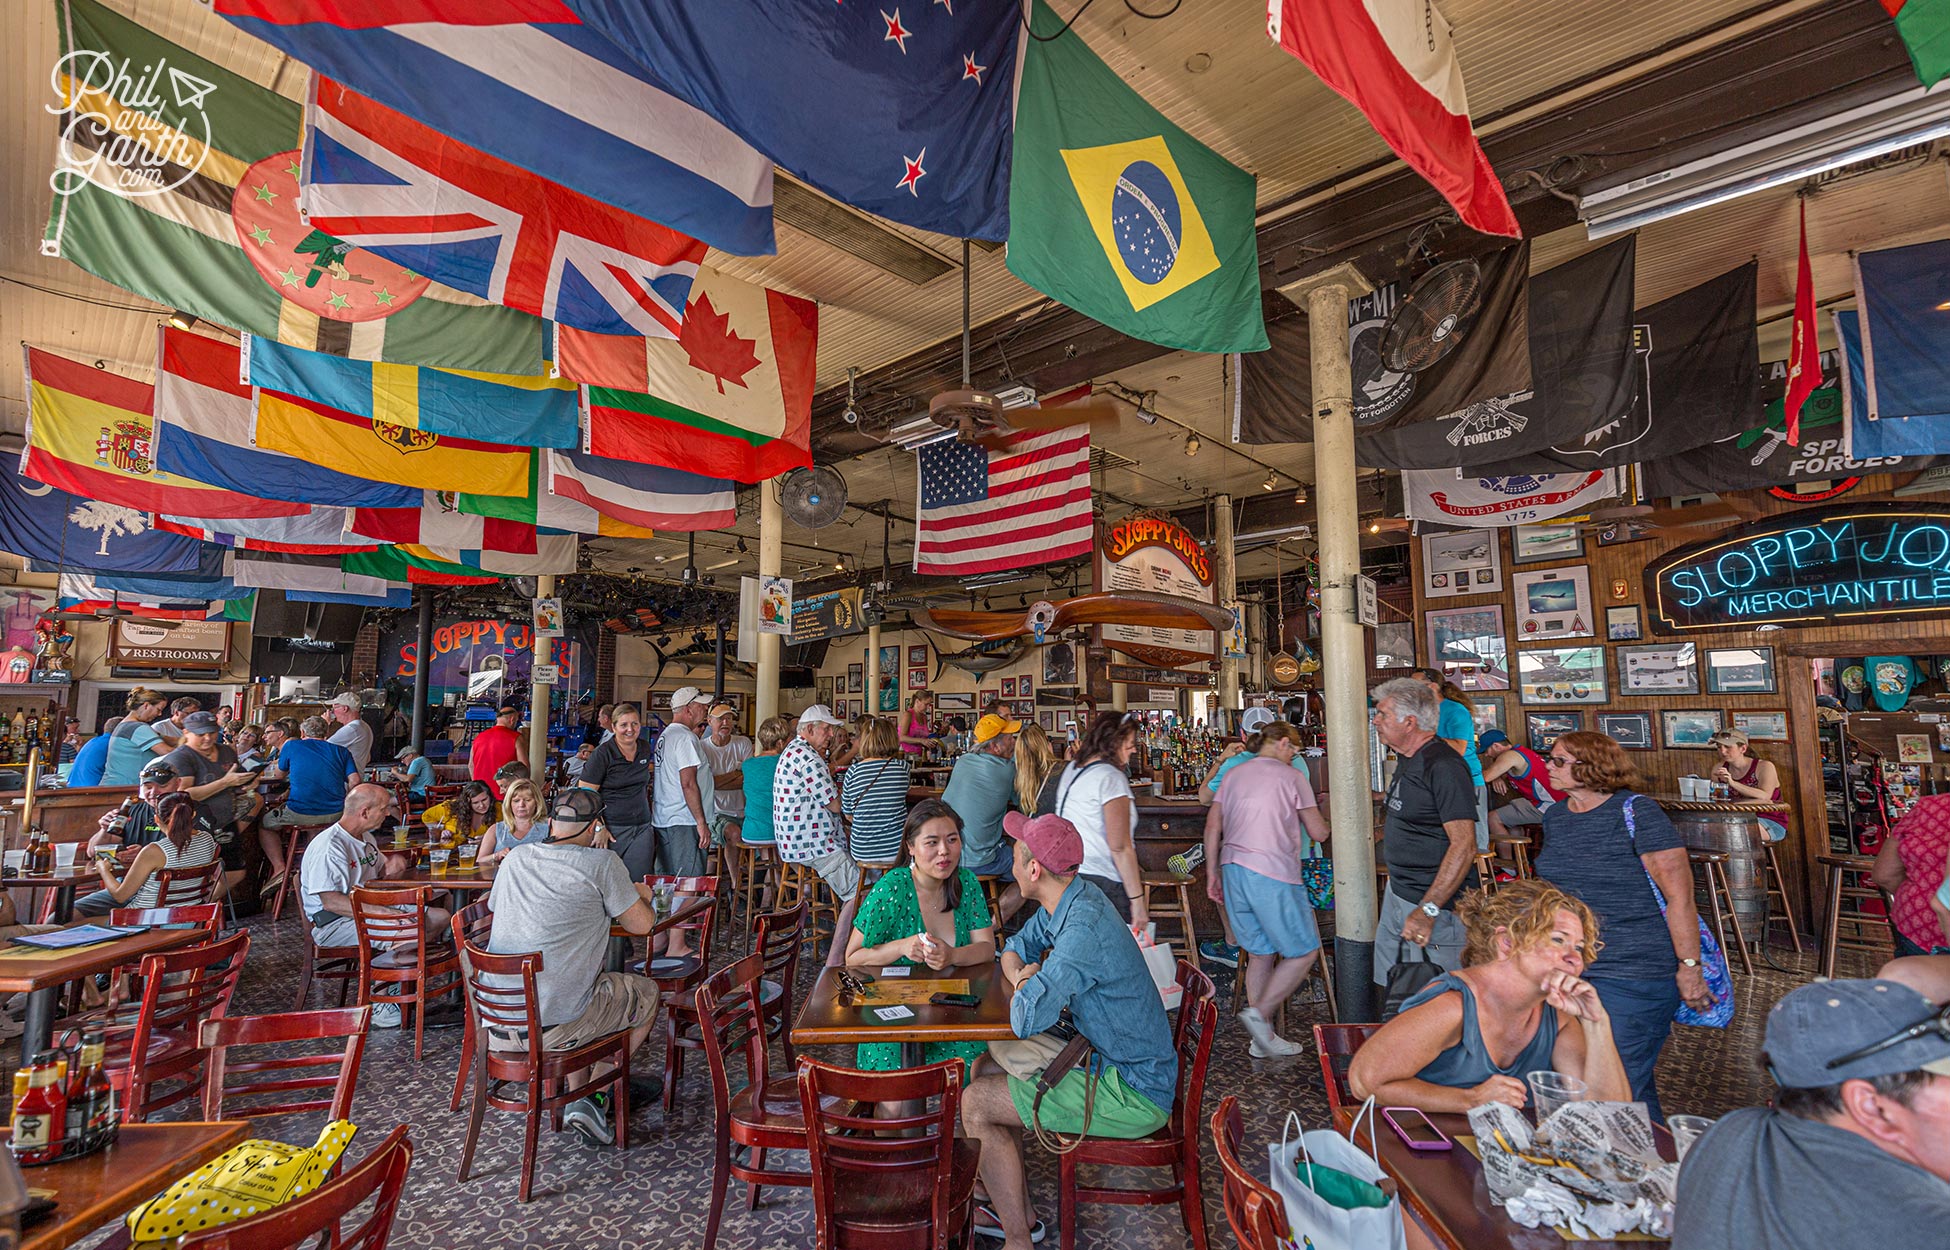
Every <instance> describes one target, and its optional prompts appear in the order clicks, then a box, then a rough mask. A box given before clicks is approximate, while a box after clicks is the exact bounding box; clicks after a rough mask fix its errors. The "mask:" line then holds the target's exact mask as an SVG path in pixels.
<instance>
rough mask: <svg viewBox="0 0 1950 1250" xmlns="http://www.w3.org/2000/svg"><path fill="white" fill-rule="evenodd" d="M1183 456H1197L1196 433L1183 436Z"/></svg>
mask: <svg viewBox="0 0 1950 1250" xmlns="http://www.w3.org/2000/svg"><path fill="white" fill-rule="evenodd" d="M1185 454H1186V455H1188V456H1196V455H1198V435H1197V434H1196V433H1189V434H1186V435H1185Z"/></svg>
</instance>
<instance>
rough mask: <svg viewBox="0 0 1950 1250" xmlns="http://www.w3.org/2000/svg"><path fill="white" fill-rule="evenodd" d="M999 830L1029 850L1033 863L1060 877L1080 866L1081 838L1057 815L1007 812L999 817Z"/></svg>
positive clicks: (1071, 826)
mask: <svg viewBox="0 0 1950 1250" xmlns="http://www.w3.org/2000/svg"><path fill="white" fill-rule="evenodd" d="M1002 831H1003V832H1004V833H1006V834H1008V835H1009V836H1010V837H1012V838H1014V839H1015V840H1016V841H1018V842H1020V843H1022V844H1023V845H1024V846H1026V847H1028V848H1029V853H1030V854H1031V855H1034V856H1035V857H1036V862H1037V863H1039V864H1041V865H1042V866H1043V867H1045V868H1047V869H1049V870H1050V871H1051V872H1054V873H1060V874H1062V875H1064V876H1068V875H1069V874H1071V873H1073V872H1075V871H1076V870H1077V868H1078V866H1080V865H1081V864H1082V863H1083V835H1082V834H1080V833H1078V832H1077V827H1076V826H1075V825H1073V824H1071V823H1070V822H1069V821H1067V820H1065V819H1063V817H1061V816H1025V815H1023V814H1022V813H1021V812H1008V813H1006V814H1004V815H1003V817H1002Z"/></svg>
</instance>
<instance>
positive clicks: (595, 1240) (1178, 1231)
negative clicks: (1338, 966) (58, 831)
mask: <svg viewBox="0 0 1950 1250" xmlns="http://www.w3.org/2000/svg"><path fill="white" fill-rule="evenodd" d="M248 924H249V927H250V930H251V937H252V947H251V952H250V957H249V962H248V966H247V967H246V969H245V974H244V979H243V983H242V985H241V986H240V988H239V991H238V996H237V1003H236V1008H235V1009H236V1010H239V1011H246V1012H268V1011H280V1010H287V1009H289V1007H290V1005H291V994H292V990H293V988H294V986H295V975H296V969H297V965H298V959H299V947H298V945H297V942H298V932H299V931H298V928H297V925H296V924H295V922H294V921H293V920H292V919H291V918H289V917H287V918H286V920H285V921H284V923H282V924H281V925H275V926H274V925H272V924H270V923H269V921H268V920H266V919H264V918H257V919H253V920H251V921H249V922H248ZM1844 958H1845V960H1846V959H1847V958H1849V957H1848V956H1846V955H1845V956H1844ZM1855 958H1858V959H1859V960H1860V965H1859V966H1849V965H1846V964H1845V966H1844V969H1843V971H1845V972H1847V973H1849V974H1850V975H1856V976H1862V975H1867V974H1868V972H1869V969H1870V961H1869V960H1868V959H1867V958H1866V957H1855ZM1783 962H1792V960H1791V957H1790V958H1789V959H1786V960H1783ZM1800 962H1801V963H1802V965H1803V966H1805V967H1806V968H1808V969H1810V970H1811V969H1812V967H1813V964H1812V959H1811V958H1804V959H1803V960H1802V961H1800ZM1213 971H1224V970H1222V969H1213ZM1807 975H1808V974H1807V973H1801V974H1798V975H1790V974H1784V973H1780V972H1775V971H1771V970H1763V971H1762V972H1761V973H1760V974H1759V975H1758V976H1755V977H1751V978H1749V977H1745V976H1736V978H1735V980H1736V985H1737V987H1738V992H1739V994H1740V1004H1739V1006H1740V1010H1739V1012H1738V1015H1737V1018H1736V1022H1735V1024H1734V1026H1733V1027H1732V1028H1731V1029H1729V1030H1727V1031H1726V1032H1725V1033H1715V1032H1712V1031H1710V1030H1700V1029H1682V1030H1679V1033H1678V1035H1677V1036H1676V1037H1675V1038H1674V1040H1673V1042H1672V1043H1671V1044H1670V1045H1668V1047H1667V1048H1666V1052H1665V1055H1664V1058H1663V1061H1662V1063H1661V1065H1660V1085H1661V1091H1662V1093H1663V1096H1664V1098H1665V1102H1666V1105H1667V1107H1668V1109H1669V1110H1672V1111H1681V1110H1684V1111H1692V1112H1698V1113H1702V1114H1708V1115H1715V1114H1719V1113H1720V1112H1723V1111H1726V1110H1729V1109H1731V1108H1734V1107H1738V1106H1745V1105H1750V1104H1753V1103H1756V1102H1759V1101H1761V1100H1763V1099H1764V1098H1765V1097H1766V1092H1767V1091H1766V1083H1765V1081H1764V1080H1763V1079H1762V1078H1761V1077H1760V1076H1759V1075H1758V1073H1757V1072H1756V1071H1755V1065H1754V1055H1755V1054H1756V1052H1757V1050H1758V1046H1759V1038H1760V1024H1761V1021H1762V1020H1763V1019H1764V1017H1765V1014H1766V1011H1767V1009H1768V1008H1769V1007H1771V1006H1772V1004H1773V1003H1774V1001H1775V1000H1776V999H1778V998H1779V997H1780V995H1782V994H1783V993H1785V992H1786V991H1787V990H1788V989H1790V988H1792V987H1793V986H1794V985H1796V984H1799V983H1800V982H1801V981H1802V980H1804V979H1805V978H1806V976H1807ZM1304 992H1305V991H1304V990H1303V994H1304ZM1223 993H1224V990H1223V989H1222V994H1223ZM312 1005H313V1006H322V1005H324V1003H323V1001H322V999H321V998H320V997H319V995H318V994H317V992H314V1001H313V1003H312ZM1220 1007H1221V1028H1220V1034H1219V1038H1218V1040H1217V1043H1216V1044H1215V1047H1214V1050H1213V1055H1212V1066H1211V1070H1210V1073H1209V1076H1208V1082H1207V1087H1206V1088H1207V1095H1206V1097H1207V1106H1206V1115H1208V1116H1209V1115H1210V1113H1211V1109H1212V1108H1213V1107H1214V1106H1216V1105H1217V1101H1218V1099H1219V1098H1220V1097H1222V1096H1223V1095H1224V1094H1225V1093H1228V1092H1231V1093H1237V1094H1238V1095H1239V1096H1240V1100H1241V1102H1242V1104H1243V1105H1244V1107H1245V1108H1246V1116H1247V1125H1246V1132H1247V1140H1248V1143H1249V1145H1252V1146H1253V1147H1254V1148H1255V1149H1256V1150H1257V1149H1260V1148H1261V1143H1264V1142H1266V1141H1268V1140H1270V1139H1277V1137H1278V1136H1279V1133H1280V1127H1281V1124H1282V1122H1283V1121H1284V1119H1285V1116H1286V1113H1287V1111H1288V1110H1295V1111H1298V1112H1299V1114H1300V1117H1301V1119H1302V1120H1303V1121H1304V1122H1305V1123H1306V1124H1307V1125H1309V1126H1311V1127H1319V1126H1321V1125H1324V1124H1325V1123H1326V1120H1327V1108H1326V1099H1325V1096H1324V1094H1323V1093H1322V1091H1321V1086H1320V1077H1319V1068H1318V1066H1317V1062H1316V1060H1315V1058H1314V1056H1313V1055H1312V1053H1311V1051H1310V1053H1308V1054H1306V1055H1303V1056H1300V1057H1297V1058H1294V1059H1287V1060H1257V1059H1252V1058H1250V1057H1248V1055H1247V1053H1246V1039H1245V1036H1244V1034H1243V1032H1242V1030H1240V1028H1239V1027H1238V1026H1237V1024H1236V1023H1235V1022H1233V1021H1232V1020H1231V1019H1230V1018H1229V1009H1230V1002H1229V1000H1228V999H1224V998H1222V1001H1221V1004H1220ZM1289 1017H1290V1018H1289V1023H1288V1032H1289V1034H1290V1035H1292V1036H1294V1037H1306V1036H1308V1035H1309V1026H1310V1025H1311V1024H1312V1023H1313V1022H1314V1021H1315V1020H1325V1019H1326V1015H1325V1011H1324V1008H1322V1007H1317V1006H1307V1005H1304V1004H1301V1003H1299V1002H1297V1001H1296V1003H1295V1006H1294V1007H1293V1009H1291V1010H1290V1012H1289ZM459 1040H460V1034H459V1031H458V1030H445V1031H436V1032H430V1033H429V1034H428V1039H427V1053H426V1058H425V1059H424V1060H423V1061H421V1062H419V1063H415V1062H414V1060H413V1039H412V1036H411V1034H410V1032H382V1033H377V1034H375V1035H374V1036H373V1038H372V1040H371V1043H370V1045H369V1046H368V1048H367V1050H366V1060H365V1067H364V1071H363V1073H362V1075H361V1079H360V1083H359V1093H358V1099H357V1104H356V1115H355V1119H356V1120H357V1121H358V1122H359V1123H360V1124H361V1125H362V1126H363V1129H364V1132H363V1134H362V1136H364V1137H365V1138H366V1141H367V1144H371V1143H375V1142H377V1141H378V1140H379V1139H380V1137H382V1136H383V1135H384V1134H385V1133H386V1132H387V1131H388V1130H390V1128H391V1127H392V1126H393V1125H394V1124H396V1123H399V1122H402V1121H403V1122H406V1123H410V1124H411V1125H412V1126H413V1130H412V1135H413V1143H414V1150H415V1156H414V1160H413V1170H412V1175H411V1179H410V1181H409V1187H408V1192H407V1196H406V1199H405V1201H404V1203H403V1204H402V1209H401V1214H400V1219H399V1225H398V1227H397V1228H396V1230H395V1233H394V1242H393V1244H394V1245H397V1246H401V1247H407V1248H410V1250H420V1248H426V1247H441V1248H445V1247H462V1246H477V1247H494V1248H495V1250H504V1248H514V1247H533V1248H535V1250H543V1248H552V1247H564V1248H566V1247H576V1248H578V1250H605V1248H607V1247H618V1248H621V1247H637V1246H659V1247H662V1246H670V1247H678V1246H696V1245H698V1244H699V1242H700V1241H701V1239H702V1236H703V1225H704V1216H705V1213H706V1210H707V1206H708V1201H709V1192H710V1149H711V1146H710V1143H711V1140H712V1128H711V1126H712V1111H711V1106H710V1102H709V1096H708V1093H707V1092H706V1090H705V1088H704V1086H705V1083H704V1080H703V1079H702V1076H701V1073H700V1075H698V1076H696V1077H691V1076H687V1077H686V1080H685V1084H684V1088H683V1089H682V1090H680V1097H679V1099H678V1102H677V1107H676V1110H675V1112H674V1113H673V1114H672V1115H671V1116H670V1117H669V1118H668V1119H666V1118H665V1116H664V1114H663V1112H662V1110H661V1109H660V1108H656V1107H649V1108H637V1109H636V1110H635V1112H634V1114H633V1116H632V1118H631V1135H632V1146H631V1149H630V1150H629V1151H627V1152H624V1153H619V1152H617V1151H614V1150H611V1149H598V1148H596V1147H592V1146H590V1145H587V1144H586V1143H584V1142H583V1141H582V1140H581V1139H580V1138H578V1137H576V1136H575V1135H573V1134H563V1135H561V1136H551V1135H550V1134H548V1133H547V1132H546V1131H545V1132H544V1133H543V1141H542V1146H541V1151H540V1157H539V1160H538V1163H537V1167H536V1175H535V1195H534V1199H533V1201H531V1202H529V1203H527V1204H522V1203H519V1202H517V1201H516V1200H515V1185H516V1180H517V1175H518V1162H519V1149H520V1133H519V1123H520V1121H519V1119H518V1118H516V1117H514V1116H506V1115H498V1114H497V1113H494V1112H492V1111H490V1112H489V1116H488V1120H487V1124H486V1126H485V1128H484V1130H483V1133H482V1145H481V1147H480V1149H479V1150H478V1152H477V1154H476V1157H475V1171H474V1175H473V1178H472V1179H470V1180H468V1181H467V1182H465V1183H461V1182H459V1181H456V1180H455V1174H456V1170H457V1168H458V1165H459V1159H460V1149H461V1143H462V1140H463V1137H464V1135H465V1131H466V1117H465V1115H464V1114H454V1113H452V1112H449V1111H448V1110H447V1100H448V1097H449V1094H450V1092H451V1089H452V1082H453V1078H454V1070H455V1067H456V1065H457V1063H458V1062H459ZM655 1042H656V1039H655V1037H654V1035H653V1039H652V1044H651V1045H650V1046H646V1048H645V1052H644V1057H645V1060H646V1063H645V1065H644V1066H648V1065H649V1063H650V1062H651V1060H650V1055H651V1052H652V1050H653V1048H654V1047H655ZM655 1054H656V1056H657V1058H656V1060H655V1062H661V1049H656V1050H655ZM835 1058H839V1059H843V1058H844V1057H843V1056H835ZM700 1066H701V1065H700ZM317 1127H318V1125H317V1123H315V1122H314V1123H301V1122H298V1121H296V1120H290V1121H269V1122H267V1123H266V1125H265V1130H266V1135H269V1136H277V1137H279V1138H281V1139H283V1140H287V1141H294V1142H296V1141H309V1140H310V1139H311V1138H312V1136H313V1135H314V1134H315V1133H316V1130H317ZM359 1149H360V1147H359V1145H358V1144H357V1143H355V1145H354V1147H353V1151H354V1153H355V1154H356V1153H357V1152H358V1151H359ZM1027 1155H1028V1157H1029V1161H1030V1169H1031V1184H1032V1187H1033V1192H1034V1193H1035V1195H1036V1196H1037V1198H1038V1200H1039V1202H1040V1203H1041V1206H1040V1211H1041V1213H1042V1214H1043V1215H1044V1217H1045V1218H1046V1219H1048V1220H1049V1222H1050V1224H1051V1236H1050V1241H1049V1243H1048V1244H1049V1245H1050V1246H1051V1247H1052V1248H1053V1247H1054V1246H1055V1242H1056V1238H1055V1229H1054V1224H1055V1204H1054V1194H1055V1187H1056V1186H1055V1168H1054V1165H1053V1161H1052V1159H1051V1158H1050V1157H1049V1156H1045V1155H1043V1154H1042V1153H1041V1152H1040V1151H1038V1150H1037V1149H1036V1147H1035V1146H1034V1144H1033V1143H1031V1144H1030V1145H1029V1147H1028V1149H1027ZM1203 1157H1204V1167H1203V1173H1204V1181H1205V1183H1204V1192H1205V1195H1206V1211H1207V1217H1208V1228H1209V1230H1210V1234H1209V1235H1210V1238H1211V1241H1210V1245H1211V1246H1212V1247H1213V1248H1214V1250H1219V1248H1221V1247H1230V1246H1232V1245H1233V1244H1234V1243H1233V1240H1232V1236H1231V1232H1230V1230H1229V1229H1227V1228H1226V1226H1225V1217H1224V1214H1223V1209H1222V1207H1221V1206H1220V1202H1219V1190H1218V1167H1217V1163H1216V1161H1215V1160H1214V1159H1213V1157H1212V1154H1211V1150H1210V1147H1209V1145H1208V1146H1207V1147H1206V1149H1205V1151H1204V1156H1203ZM1262 1157H1263V1156H1262ZM728 1206H729V1210H728V1211H727V1212H726V1216H725V1222H724V1226H723V1230H722V1232H721V1234H720V1236H719V1240H718V1244H719V1246H720V1247H722V1250H773V1248H775V1247H776V1248H787V1247H806V1246H810V1245H811V1244H812V1206H811V1198H810V1192H809V1191H807V1190H803V1189H799V1190H774V1191H770V1192H769V1193H768V1195H767V1197H766V1199H765V1201H764V1203H763V1205H762V1206H761V1207H760V1208H759V1209H758V1210H757V1211H755V1212H747V1211H746V1210H745V1209H744V1204H743V1202H742V1201H741V1200H739V1199H738V1198H737V1196H736V1190H735V1189H734V1191H733V1198H732V1200H731V1201H730V1202H729V1203H728ZM1079 1241H1080V1244H1081V1245H1083V1246H1084V1247H1087V1248H1088V1250H1110V1248H1111V1247H1117V1250H1135V1248H1139V1247H1143V1248H1147V1250H1148V1248H1149V1247H1171V1248H1176V1247H1181V1246H1186V1245H1188V1244H1189V1239H1188V1238H1187V1237H1186V1235H1185V1232H1184V1229H1183V1227H1182V1225H1181V1224H1180V1223H1179V1220H1178V1214H1177V1209H1176V1208H1175V1207H1154V1208H1132V1207H1105V1206H1093V1207H1088V1208H1086V1209H1085V1210H1084V1211H1083V1212H1082V1213H1081V1216H1080V1230H1079ZM987 1244H989V1245H996V1244H999V1243H987Z"/></svg>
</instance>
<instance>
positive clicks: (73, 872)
mask: <svg viewBox="0 0 1950 1250" xmlns="http://www.w3.org/2000/svg"><path fill="white" fill-rule="evenodd" d="M101 884H102V875H101V873H99V872H97V871H96V870H95V865H94V864H93V863H92V862H90V861H89V860H87V859H86V858H81V857H77V858H76V860H75V862H74V863H73V864H72V865H70V866H68V867H66V868H56V869H54V870H53V871H51V872H37V873H21V874H19V875H18V876H12V877H0V889H6V890H53V891H54V923H56V924H66V923H68V921H69V920H71V919H73V918H74V892H75V889H76V887H78V886H82V885H88V886H92V887H93V888H95V889H100V888H101Z"/></svg>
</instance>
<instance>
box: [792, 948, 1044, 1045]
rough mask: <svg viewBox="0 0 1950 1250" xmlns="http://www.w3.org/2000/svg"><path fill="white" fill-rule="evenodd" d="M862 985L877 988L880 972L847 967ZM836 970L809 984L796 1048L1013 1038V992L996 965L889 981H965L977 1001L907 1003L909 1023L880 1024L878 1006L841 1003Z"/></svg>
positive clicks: (919, 972) (922, 972)
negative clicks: (961, 1003)
mask: <svg viewBox="0 0 1950 1250" xmlns="http://www.w3.org/2000/svg"><path fill="white" fill-rule="evenodd" d="M847 971H849V972H851V973H853V974H854V975H855V976H857V977H859V978H860V979H861V980H863V981H870V982H874V983H878V982H879V981H880V980H881V979H882V978H881V975H880V971H881V970H880V969H879V968H849V969H847ZM838 972H839V969H837V968H822V969H821V970H820V973H819V980H817V981H815V982H814V983H813V987H812V992H811V993H810V994H808V995H807V996H806V1004H805V1006H804V1007H802V1008H800V1010H799V1019H798V1020H796V1021H794V1022H793V1025H792V1044H793V1045H794V1046H830V1045H846V1044H849V1043H851V1044H856V1045H857V1044H858V1043H861V1042H990V1041H1000V1040H1002V1039H1004V1038H1010V1037H1014V1036H1015V1035H1016V1034H1015V1030H1013V1029H1011V1028H1010V1027H1009V1001H1010V1000H1011V999H1012V998H1013V997H1014V996H1015V987H1013V986H1011V985H1010V984H1009V981H1008V978H1006V977H1004V976H1003V975H1002V964H1001V961H1000V960H997V961H994V962H991V963H986V964H972V965H963V966H956V967H952V968H944V969H942V970H941V971H940V972H936V971H935V970H934V969H932V968H927V967H920V968H914V969H912V970H911V971H909V972H908V974H907V976H906V977H905V978H899V977H889V978H887V980H889V981H899V980H911V981H948V980H963V979H965V980H967V982H968V992H969V993H970V994H977V995H980V996H981V999H982V1002H981V1005H980V1006H977V1007H973V1008H970V1007H937V1006H935V1005H934V1004H933V1003H928V1002H921V1003H909V1004H907V1006H908V1008H909V1009H910V1010H911V1011H913V1013H914V1015H913V1017H912V1018H911V1019H907V1020H897V1021H889V1022H887V1023H884V1024H883V1023H882V1022H881V1021H879V1020H877V1019H875V1018H874V1016H873V1014H872V1013H873V1008H874V1007H875V1006H877V1005H885V1004H876V1003H873V1002H871V1001H868V1002H853V1003H847V1004H842V1003H841V1002H840V983H839V977H838Z"/></svg>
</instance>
